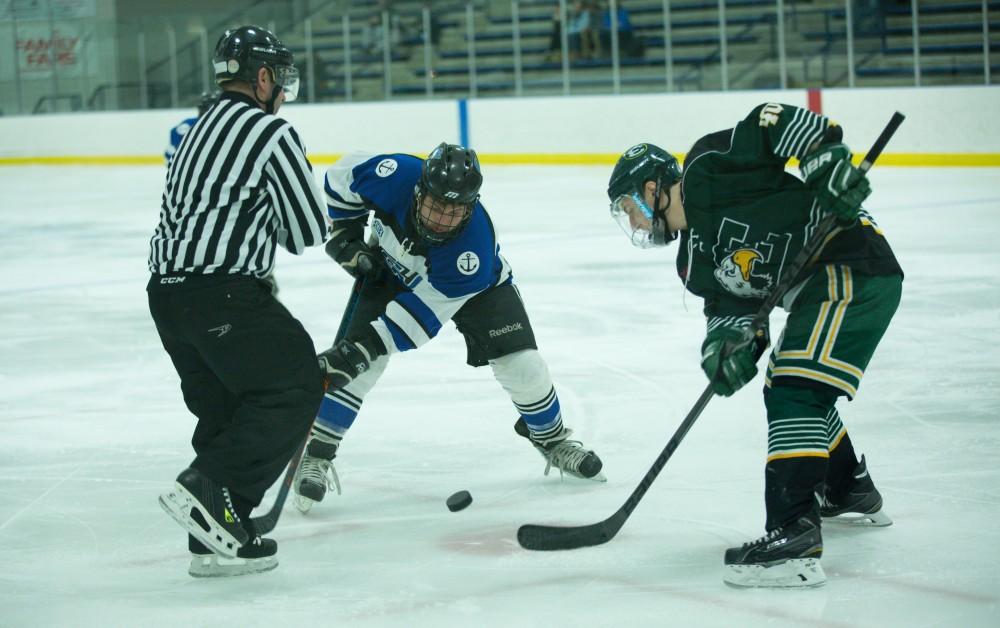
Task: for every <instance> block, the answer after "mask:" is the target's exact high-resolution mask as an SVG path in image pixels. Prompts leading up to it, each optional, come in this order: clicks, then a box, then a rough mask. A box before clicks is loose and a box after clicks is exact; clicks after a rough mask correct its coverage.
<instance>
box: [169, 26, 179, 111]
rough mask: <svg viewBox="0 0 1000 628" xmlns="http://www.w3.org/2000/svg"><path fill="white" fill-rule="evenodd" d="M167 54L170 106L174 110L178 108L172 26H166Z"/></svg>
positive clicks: (175, 38)
mask: <svg viewBox="0 0 1000 628" xmlns="http://www.w3.org/2000/svg"><path fill="white" fill-rule="evenodd" d="M167 54H168V55H170V62H169V63H168V64H167V66H168V67H169V68H170V106H171V107H173V108H174V109H176V108H177V107H178V106H179V101H180V99H179V97H178V93H177V33H176V32H174V26H173V24H169V25H167Z"/></svg>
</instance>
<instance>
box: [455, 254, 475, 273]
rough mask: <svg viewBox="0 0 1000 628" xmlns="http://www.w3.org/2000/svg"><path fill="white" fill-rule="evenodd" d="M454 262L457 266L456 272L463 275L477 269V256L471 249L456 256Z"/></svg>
mask: <svg viewBox="0 0 1000 628" xmlns="http://www.w3.org/2000/svg"><path fill="white" fill-rule="evenodd" d="M455 264H456V265H457V266H458V272H460V273H462V274H463V275H474V274H475V273H476V271H477V270H479V256H478V255H476V254H475V253H473V252H472V251H466V252H465V253H462V254H461V255H459V256H458V260H456V261H455Z"/></svg>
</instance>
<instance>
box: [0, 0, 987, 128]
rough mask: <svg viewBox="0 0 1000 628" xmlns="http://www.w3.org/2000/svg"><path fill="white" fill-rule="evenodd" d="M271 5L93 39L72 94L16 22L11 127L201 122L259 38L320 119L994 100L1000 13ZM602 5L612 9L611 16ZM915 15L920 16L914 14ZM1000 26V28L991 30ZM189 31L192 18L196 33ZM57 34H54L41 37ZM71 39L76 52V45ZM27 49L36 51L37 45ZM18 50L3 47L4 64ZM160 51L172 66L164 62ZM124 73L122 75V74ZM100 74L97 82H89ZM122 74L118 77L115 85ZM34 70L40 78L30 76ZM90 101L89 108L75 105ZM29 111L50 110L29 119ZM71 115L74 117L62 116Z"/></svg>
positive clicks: (264, 2) (834, 4) (961, 4)
mask: <svg viewBox="0 0 1000 628" xmlns="http://www.w3.org/2000/svg"><path fill="white" fill-rule="evenodd" d="M584 4H585V8H586V9H587V10H588V11H589V12H588V14H587V15H586V16H584V15H582V14H581V13H579V12H577V11H576V6H577V3H574V2H571V1H570V0H547V1H546V0H492V1H490V2H485V1H482V0H450V1H449V0H442V1H437V2H424V1H417V0H396V2H394V3H392V4H391V6H390V5H389V4H388V3H384V2H383V1H381V0H380V1H378V2H375V1H373V2H351V1H350V0H326V1H324V0H311V1H305V0H301V1H299V2H277V1H276V0H255V1H254V2H251V3H250V4H249V5H248V6H246V7H244V8H241V9H240V10H239V11H236V12H233V13H231V14H229V15H227V16H225V17H224V19H218V20H214V21H213V22H212V23H211V24H207V23H206V24H203V23H201V22H198V21H197V20H195V21H194V22H193V26H192V22H190V21H189V22H185V24H187V26H186V27H185V28H184V29H181V27H180V26H179V24H181V23H182V22H181V21H180V19H181V18H180V17H178V20H173V21H171V20H165V21H164V22H163V23H159V24H121V23H115V24H113V25H110V24H103V25H102V24H94V25H91V26H89V27H88V26H86V25H83V26H80V27H79V29H78V31H79V33H80V35H79V37H77V38H76V39H74V40H73V41H74V43H73V45H74V46H75V48H74V50H73V51H72V54H74V55H75V56H76V58H77V59H79V60H81V63H78V64H77V65H78V67H77V70H76V73H77V74H81V73H82V74H86V75H87V77H86V80H82V79H76V78H72V77H71V76H70V75H69V74H67V73H65V72H63V70H61V69H60V68H59V67H57V65H56V62H55V61H52V62H51V63H52V65H51V67H50V68H48V73H47V74H45V76H46V77H48V79H47V80H39V77H40V76H41V73H37V72H36V75H29V74H30V72H29V71H28V70H27V69H25V67H24V64H25V63H27V62H26V61H24V60H25V59H28V58H29V53H28V52H27V51H26V50H25V48H26V47H27V46H28V45H30V44H31V42H32V41H33V40H32V39H30V38H28V37H26V36H25V35H24V33H28V32H33V33H36V35H34V37H36V38H37V39H38V40H39V41H38V45H39V46H41V47H43V48H44V47H45V46H46V45H48V46H54V45H55V43H58V42H61V41H63V40H62V39H60V35H59V32H58V31H59V29H60V28H64V27H60V25H59V23H57V21H55V20H53V19H51V16H50V19H49V33H48V35H46V33H45V26H44V24H40V23H37V22H36V23H27V22H23V21H19V20H17V19H12V20H9V21H8V22H9V24H7V23H5V22H4V21H2V16H0V33H3V32H4V29H5V28H6V29H7V32H9V33H10V40H9V41H7V42H6V43H7V45H8V46H9V47H10V49H11V50H12V52H13V53H14V54H13V57H14V58H15V59H16V61H15V63H13V70H12V73H10V74H9V75H0V84H6V86H7V87H8V88H9V89H0V94H6V96H0V106H2V107H3V108H4V109H5V110H7V111H8V112H20V113H28V112H29V111H31V112H40V111H43V110H44V111H51V110H55V109H57V108H59V107H65V106H70V107H73V106H74V104H73V103H76V104H77V105H79V106H80V107H82V108H85V109H91V110H93V109H129V108H139V109H146V108H157V107H179V106H187V105H191V106H193V105H194V103H195V102H196V101H197V99H198V96H199V95H200V93H201V92H203V91H208V90H211V89H213V88H214V80H213V76H212V70H211V59H210V56H211V53H212V50H211V45H212V44H213V42H214V39H215V38H216V37H217V35H218V34H219V33H221V32H222V31H223V30H224V29H225V28H226V27H230V26H233V25H235V24H238V23H248V22H249V23H259V24H261V25H262V26H265V27H268V28H271V29H273V30H275V32H276V34H277V35H278V36H279V37H280V38H282V39H283V40H284V41H285V42H286V43H287V44H288V45H289V46H290V47H292V48H293V51H294V52H295V54H296V57H297V60H298V64H299V65H300V69H301V70H302V73H303V89H302V90H301V92H300V98H302V99H303V100H305V101H308V102H331V101H342V100H346V101H350V100H388V99H401V98H424V99H427V98H455V97H460V98H477V97H490V96H523V95H549V94H553V95H559V94H561V95H572V94H587V93H607V94H620V93H629V92H632V93H634V92H662V91H677V90H692V89H694V90H702V89H714V90H728V89H753V88H772V89H773V88H781V89H784V88H794V87H824V86H826V87H829V86H844V87H855V86H871V85H904V84H905V85H915V86H921V85H929V84H973V83H980V84H987V85H989V84H992V81H993V76H994V74H995V72H994V71H995V69H996V67H995V66H994V64H993V62H992V55H993V54H994V53H996V51H997V49H998V48H1000V42H998V39H1000V37H998V35H997V32H998V30H997V29H998V23H997V21H996V17H995V16H996V15H998V13H996V12H997V11H1000V0H910V1H909V3H905V2H904V3H885V2H878V1H877V0H813V1H812V2H810V3H808V4H805V3H801V2H796V1H795V0H606V2H604V3H603V4H604V6H603V7H602V8H600V9H598V8H596V7H595V6H594V5H591V4H590V3H584ZM595 4H596V3H595ZM907 4H908V6H907ZM991 12H993V16H994V18H995V19H994V20H993V21H991ZM188 18H190V16H186V17H185V19H188ZM39 32H40V33H41V35H37V33H39ZM64 39H65V38H64ZM25 42H28V43H27V44H26V43H25ZM4 45H5V40H4V39H3V36H2V35H0V49H3V47H4ZM154 52H155V54H154ZM114 59H122V60H125V61H126V62H120V63H118V64H112V63H108V62H107V61H110V60H114ZM84 64H86V65H87V70H86V72H83V71H82V70H81V69H80V67H79V66H81V65H84ZM107 68H114V69H117V70H118V71H117V72H115V71H112V70H108V71H107V75H104V74H103V73H104V72H105V70H106V69H107ZM31 69H34V68H31ZM73 94H76V95H77V96H78V98H77V99H75V100H73V99H67V98H68V96H72V95H73ZM26 103H33V104H32V106H26ZM57 103H58V106H57Z"/></svg>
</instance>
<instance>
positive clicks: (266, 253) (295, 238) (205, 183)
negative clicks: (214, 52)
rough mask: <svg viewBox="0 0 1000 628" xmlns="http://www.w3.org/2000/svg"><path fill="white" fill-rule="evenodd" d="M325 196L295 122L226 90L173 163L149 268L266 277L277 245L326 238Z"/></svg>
mask: <svg viewBox="0 0 1000 628" xmlns="http://www.w3.org/2000/svg"><path fill="white" fill-rule="evenodd" d="M325 205H326V203H325V201H324V198H323V193H322V191H321V189H320V187H319V186H318V184H317V182H316V180H315V178H314V177H313V173H312V165H311V164H310V163H309V161H308V160H307V159H306V152H305V147H304V146H303V145H302V142H301V140H299V136H298V134H296V132H295V130H294V129H293V128H292V126H291V125H290V124H289V123H288V122H287V121H285V120H283V119H281V118H278V117H276V116H273V115H270V114H267V113H265V112H264V111H263V110H261V109H260V107H259V106H257V104H256V103H255V102H254V101H253V100H252V99H251V98H250V97H249V96H245V95H243V94H240V93H238V92H223V95H222V97H221V98H220V99H219V102H218V103H217V104H216V105H215V106H214V107H212V108H211V109H209V110H208V111H207V112H205V114H204V115H203V116H201V118H199V119H198V122H197V123H196V124H195V125H194V128H192V129H191V130H190V131H189V132H188V133H187V134H186V135H185V136H184V139H183V141H182V142H181V144H180V146H179V147H178V149H177V152H176V154H175V155H174V158H173V160H171V162H170V166H169V168H168V169H167V179H166V187H165V188H164V191H163V199H162V203H161V206H160V224H159V226H158V227H157V228H156V232H155V233H154V234H153V238H152V239H151V240H150V254H149V270H150V272H152V273H153V274H156V275H168V274H206V275H207V274H243V275H253V276H255V277H263V276H265V275H267V274H268V273H269V272H270V271H271V268H272V266H273V265H274V254H275V244H280V245H281V246H282V247H284V248H285V249H286V250H288V251H289V252H290V253H294V254H296V255H299V254H301V253H302V252H303V251H304V250H305V248H306V247H309V246H314V245H316V244H320V243H321V242H323V240H324V238H325V237H326V232H327V227H326V225H327V222H326V217H325Z"/></svg>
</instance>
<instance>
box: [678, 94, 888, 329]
mask: <svg viewBox="0 0 1000 628" xmlns="http://www.w3.org/2000/svg"><path fill="white" fill-rule="evenodd" d="M839 137H840V129H839V128H837V127H836V125H835V124H834V123H833V122H831V121H830V120H829V119H828V118H827V117H826V116H822V115H818V114H815V113H813V112H811V111H809V110H807V109H801V108H799V107H793V106H790V105H780V104H776V103H767V104H762V105H759V106H758V107H756V108H754V110H753V111H751V112H750V115H748V116H747V117H746V118H745V119H744V120H742V121H741V122H740V123H739V124H737V125H736V127H735V128H733V129H729V130H726V131H719V132H717V133H711V134H709V135H706V136H704V137H702V138H701V139H699V140H698V141H697V142H695V144H694V146H693V147H692V148H691V151H690V152H689V153H688V154H687V156H686V158H685V160H684V171H683V177H682V179H681V197H682V199H683V203H684V213H685V216H686V218H687V224H688V228H687V230H685V231H683V232H682V235H681V242H680V244H681V246H680V251H679V252H678V255H677V272H678V274H679V275H680V277H681V279H682V280H683V281H684V282H685V285H686V286H687V289H688V290H690V291H691V292H692V293H694V294H696V295H698V296H700V297H702V298H703V299H704V300H705V315H706V316H707V317H709V319H710V320H711V319H713V318H718V317H740V318H742V317H747V316H750V315H753V314H754V313H755V312H756V311H757V309H758V308H759V307H760V306H761V304H762V303H763V301H764V299H765V298H767V295H768V294H769V293H770V292H771V290H772V289H773V288H774V287H775V286H776V285H777V284H778V282H779V281H781V278H782V273H783V272H784V271H785V269H786V268H787V267H788V266H789V265H790V264H791V262H792V260H794V259H795V256H796V255H797V254H798V252H799V250H800V249H801V248H802V246H803V245H804V244H805V242H806V241H807V240H808V239H809V238H810V236H811V235H812V233H813V231H814V230H815V229H816V227H817V226H818V225H819V223H820V221H821V220H822V218H823V214H824V212H823V210H822V209H821V208H820V207H819V205H818V204H817V203H816V201H815V199H814V198H813V195H812V194H811V193H810V191H809V189H808V188H807V187H806V185H805V183H803V182H802V180H801V179H799V178H798V177H796V176H794V175H792V174H790V173H788V172H785V164H786V163H787V162H788V160H789V159H790V158H792V157H795V158H799V159H800V158H802V157H803V156H804V154H805V153H806V152H807V151H808V150H809V148H810V147H812V146H813V145H814V144H816V143H817V142H820V141H826V140H829V139H831V138H833V140H834V141H838V140H839ZM824 263H837V264H845V265H847V266H850V267H851V268H852V269H853V270H855V271H856V272H858V273H862V274H870V275H886V274H893V273H901V272H902V271H901V270H900V267H899V264H898V263H897V262H896V258H895V256H894V255H893V253H892V249H891V248H890V247H889V243H888V242H887V241H886V239H885V237H884V236H883V235H882V232H881V230H880V229H879V228H878V225H877V224H876V223H875V221H874V219H873V218H872V217H871V215H870V214H869V213H868V212H867V211H865V210H864V209H862V210H861V215H860V218H859V220H858V221H857V222H856V223H855V224H854V225H852V226H851V227H849V228H847V229H843V230H841V231H839V232H838V233H836V235H835V236H834V237H833V238H832V239H831V240H829V241H828V242H827V244H826V246H825V247H824V249H823V251H822V253H821V255H820V257H819V258H818V260H817V264H824ZM803 278H804V277H803Z"/></svg>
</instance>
